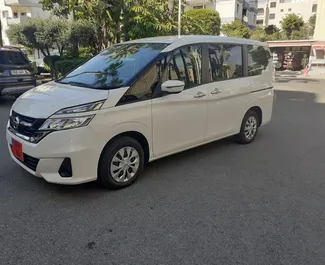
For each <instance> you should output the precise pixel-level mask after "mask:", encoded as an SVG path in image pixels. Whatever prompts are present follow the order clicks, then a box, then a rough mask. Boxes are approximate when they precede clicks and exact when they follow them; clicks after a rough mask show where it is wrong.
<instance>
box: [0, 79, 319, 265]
mask: <svg viewBox="0 0 325 265" xmlns="http://www.w3.org/2000/svg"><path fill="white" fill-rule="evenodd" d="M277 89H279V90H277V91H276V95H277V99H276V101H275V105H274V114H273V121H272V122H271V123H270V124H269V125H267V126H265V127H264V128H262V129H261V130H260V134H259V136H258V138H257V139H256V141H255V142H254V143H253V144H251V145H248V146H240V145H237V144H235V143H234V142H232V141H231V140H230V139H227V140H223V141H219V142H216V143H213V144H209V145H207V146H204V147H200V148H197V149H194V150H191V151H188V152H185V153H182V154H178V155H174V156H171V157H168V158H166V159H162V160H159V161H156V162H153V163H151V164H149V165H148V166H147V168H146V169H145V173H144V175H143V176H142V177H141V178H140V179H139V181H137V182H136V183H135V185H133V186H131V187H129V188H127V189H124V190H120V191H114V192H113V191H106V190H104V189H102V188H100V187H98V186H97V185H96V184H93V183H92V184H85V185H82V186H58V185H52V184H48V183H46V182H45V181H43V180H41V179H36V178H34V177H33V176H31V175H29V174H28V173H26V172H24V171H23V170H22V169H20V168H19V167H18V166H17V165H15V163H14V162H12V161H11V159H10V157H9V154H8V151H7V147H6V142H5V137H4V131H5V124H6V120H7V116H8V113H9V108H10V106H11V104H12V102H13V101H11V100H10V99H9V98H7V99H1V100H0V126H1V128H2V129H1V131H2V137H1V138H0V147H1V149H0V150H1V160H0V264H5V265H9V264H12V265H19V264H24V265H25V264H31V265H36V264H41V265H45V264H51V265H54V264H55V265H56V264H69V265H70V264H78V265H81V264H87V265H88V264H117V265H128V264H130V265H138V264H139V265H143V264H149V265H151V264H171V265H176V264H200V265H204V264H249V265H252V264H263V265H264V264H276V265H278V264H294V265H298V264H303V265H306V264H308V265H310V264H325V247H324V245H325V210H324V209H325V163H324V160H325V154H324V150H325V122H324V117H325V80H324V81H322V82H320V81H317V80H310V81H308V82H305V81H304V80H299V79H295V80H292V79H290V78H280V79H279V83H278V84H277Z"/></svg>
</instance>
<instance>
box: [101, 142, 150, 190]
mask: <svg viewBox="0 0 325 265" xmlns="http://www.w3.org/2000/svg"><path fill="white" fill-rule="evenodd" d="M143 165H144V151H143V148H142V146H141V144H140V143H139V142H138V141H136V140H135V139H133V138H131V137H125V136H123V137H119V138H117V139H116V140H114V141H113V142H112V143H110V144H109V145H108V146H106V147H105V150H104V152H103V154H102V156H101V159H100V162H99V170H98V179H99V181H100V182H101V184H102V185H103V186H105V187H107V188H110V189H121V188H124V187H127V186H129V185H131V184H132V183H133V182H134V181H135V180H136V179H137V178H138V177H139V175H140V173H141V172H142V170H143Z"/></svg>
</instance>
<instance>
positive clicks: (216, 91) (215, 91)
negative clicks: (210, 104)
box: [211, 88, 221, 95]
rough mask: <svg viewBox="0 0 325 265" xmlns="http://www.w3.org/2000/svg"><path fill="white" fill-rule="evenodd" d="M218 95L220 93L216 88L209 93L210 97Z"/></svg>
mask: <svg viewBox="0 0 325 265" xmlns="http://www.w3.org/2000/svg"><path fill="white" fill-rule="evenodd" d="M219 93H221V90H220V89H219V88H216V89H215V90H213V91H212V92H211V94H212V95H217V94H219Z"/></svg>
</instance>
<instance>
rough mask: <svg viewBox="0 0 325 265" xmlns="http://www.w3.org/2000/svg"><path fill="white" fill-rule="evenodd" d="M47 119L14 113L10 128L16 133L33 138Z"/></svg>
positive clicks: (11, 117)
mask: <svg viewBox="0 0 325 265" xmlns="http://www.w3.org/2000/svg"><path fill="white" fill-rule="evenodd" d="M45 120H46V119H35V118H31V117H27V116H24V115H21V114H19V113H17V112H15V111H12V114H11V116H10V127H11V128H12V129H14V130H15V131H16V132H18V133H20V134H22V135H24V136H28V137H31V136H32V135H33V134H34V133H35V132H36V131H37V130H38V129H39V128H40V127H41V125H42V124H43V123H44V121H45Z"/></svg>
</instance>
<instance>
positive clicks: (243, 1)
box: [186, 0, 257, 29]
mask: <svg viewBox="0 0 325 265" xmlns="http://www.w3.org/2000/svg"><path fill="white" fill-rule="evenodd" d="M186 4H187V6H186V9H187V10H188V9H202V8H208V9H213V10H216V11H218V12H219V14H220V19H221V23H222V24H226V23H231V22H233V21H235V20H240V21H242V22H243V24H244V25H246V26H248V27H250V28H252V29H253V28H255V26H256V18H257V0H188V1H187V2H186Z"/></svg>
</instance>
